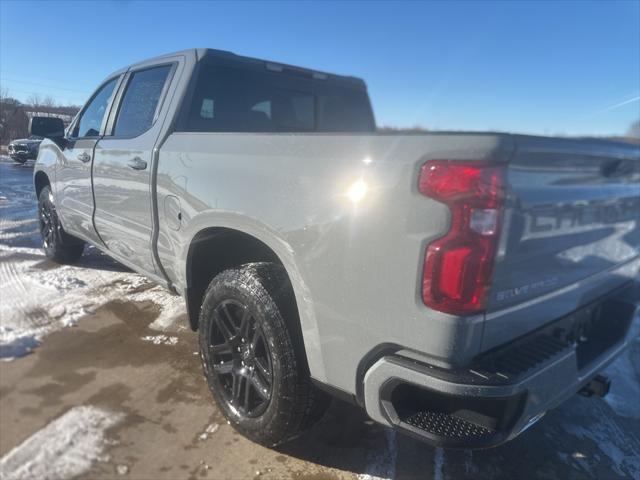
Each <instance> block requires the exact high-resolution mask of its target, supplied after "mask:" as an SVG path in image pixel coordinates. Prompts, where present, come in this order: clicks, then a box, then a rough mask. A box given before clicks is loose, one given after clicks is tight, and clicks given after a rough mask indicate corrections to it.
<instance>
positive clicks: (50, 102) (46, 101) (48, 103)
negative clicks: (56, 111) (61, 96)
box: [42, 95, 57, 109]
mask: <svg viewBox="0 0 640 480" xmlns="http://www.w3.org/2000/svg"><path fill="white" fill-rule="evenodd" d="M56 105H57V104H56V101H55V100H54V99H53V97H52V96H51V95H47V96H46V97H44V98H43V99H42V106H43V107H46V108H47V109H51V108H53V107H55V106H56Z"/></svg>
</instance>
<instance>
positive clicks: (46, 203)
mask: <svg viewBox="0 0 640 480" xmlns="http://www.w3.org/2000/svg"><path fill="white" fill-rule="evenodd" d="M38 225H39V227H40V235H42V248H43V249H44V253H45V255H46V256H47V258H49V259H51V260H53V261H55V262H57V263H73V262H75V261H77V260H78V259H79V258H80V257H81V256H82V252H83V251H84V242H83V241H82V240H79V239H77V238H75V237H73V236H71V235H69V234H68V233H67V232H65V231H64V230H63V228H62V225H61V224H60V219H59V218H58V214H57V212H56V207H55V205H54V203H53V195H52V194H51V188H50V187H49V186H46V187H44V188H43V189H42V191H41V192H40V195H39V196H38Z"/></svg>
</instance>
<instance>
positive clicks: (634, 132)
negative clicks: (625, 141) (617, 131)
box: [627, 118, 640, 140]
mask: <svg viewBox="0 0 640 480" xmlns="http://www.w3.org/2000/svg"><path fill="white" fill-rule="evenodd" d="M627 136H628V137H631V138H637V139H639V140H640V118H639V119H638V120H636V121H635V122H633V123H632V124H631V126H630V127H629V131H628V132H627Z"/></svg>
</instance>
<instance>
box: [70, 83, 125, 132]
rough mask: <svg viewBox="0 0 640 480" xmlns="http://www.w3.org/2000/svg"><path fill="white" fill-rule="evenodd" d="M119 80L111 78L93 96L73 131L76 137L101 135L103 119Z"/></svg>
mask: <svg viewBox="0 0 640 480" xmlns="http://www.w3.org/2000/svg"><path fill="white" fill-rule="evenodd" d="M117 80H118V79H117V78H114V79H113V80H109V81H108V82H107V83H105V84H104V85H103V86H102V88H100V90H98V92H97V93H96V94H95V95H94V96H93V98H92V99H91V101H90V102H89V103H88V104H87V106H86V107H85V109H84V111H83V112H82V115H81V116H80V118H79V119H78V123H77V124H76V125H77V126H76V127H75V129H74V130H75V131H74V132H73V136H74V137H80V138H82V137H97V136H98V135H100V127H101V126H102V120H103V119H104V115H105V113H107V107H108V106H109V102H110V101H111V96H112V95H113V90H114V88H115V86H116V82H117Z"/></svg>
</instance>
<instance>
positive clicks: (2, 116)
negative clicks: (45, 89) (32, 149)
mask: <svg viewBox="0 0 640 480" xmlns="http://www.w3.org/2000/svg"><path fill="white" fill-rule="evenodd" d="M78 110H80V107H79V106H77V105H66V106H62V105H59V104H57V102H56V101H55V100H54V99H53V98H52V97H50V96H45V97H40V96H39V95H31V96H30V97H29V98H28V99H27V101H26V102H24V103H23V102H20V101H19V100H17V99H15V98H13V97H11V96H10V95H9V93H8V91H7V90H6V89H2V90H0V145H7V144H8V143H9V142H11V140H15V139H16V138H25V137H28V136H29V119H30V118H31V117H34V116H51V117H58V118H61V119H62V121H63V122H64V123H65V125H68V124H69V122H71V120H72V119H73V117H74V116H75V114H76V113H77V112H78Z"/></svg>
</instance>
